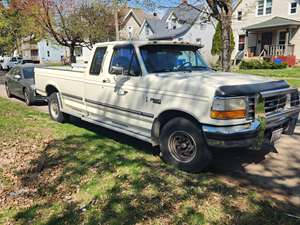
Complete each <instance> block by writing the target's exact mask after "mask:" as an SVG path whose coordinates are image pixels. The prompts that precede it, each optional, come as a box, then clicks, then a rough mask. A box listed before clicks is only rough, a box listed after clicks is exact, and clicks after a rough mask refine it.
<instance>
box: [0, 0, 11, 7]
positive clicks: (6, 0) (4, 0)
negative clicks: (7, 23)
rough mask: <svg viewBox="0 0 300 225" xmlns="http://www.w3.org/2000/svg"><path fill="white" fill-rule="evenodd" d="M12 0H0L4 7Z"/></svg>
mask: <svg viewBox="0 0 300 225" xmlns="http://www.w3.org/2000/svg"><path fill="white" fill-rule="evenodd" d="M9 3H10V0H0V6H1V5H2V6H3V7H4V8H8V7H9Z"/></svg>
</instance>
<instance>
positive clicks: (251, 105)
mask: <svg viewBox="0 0 300 225" xmlns="http://www.w3.org/2000/svg"><path fill="white" fill-rule="evenodd" d="M255 99H256V97H255V96H251V97H248V110H247V111H248V113H247V119H248V120H254V119H255Z"/></svg>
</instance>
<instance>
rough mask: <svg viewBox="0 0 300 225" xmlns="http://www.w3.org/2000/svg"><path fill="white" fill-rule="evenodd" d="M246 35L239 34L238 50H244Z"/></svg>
mask: <svg viewBox="0 0 300 225" xmlns="http://www.w3.org/2000/svg"><path fill="white" fill-rule="evenodd" d="M245 39H246V35H239V51H243V50H245Z"/></svg>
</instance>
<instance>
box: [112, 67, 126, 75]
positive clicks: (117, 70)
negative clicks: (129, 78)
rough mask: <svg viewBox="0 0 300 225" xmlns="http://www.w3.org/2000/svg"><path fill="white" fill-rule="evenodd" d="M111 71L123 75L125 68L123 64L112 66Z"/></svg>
mask: <svg viewBox="0 0 300 225" xmlns="http://www.w3.org/2000/svg"><path fill="white" fill-rule="evenodd" d="M111 73H112V74H115V75H123V74H124V68H123V67H121V66H113V67H112V68H111Z"/></svg>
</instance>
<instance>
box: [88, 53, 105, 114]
mask: <svg viewBox="0 0 300 225" xmlns="http://www.w3.org/2000/svg"><path fill="white" fill-rule="evenodd" d="M106 52H107V47H97V48H96V49H95V52H94V56H93V59H92V62H91V65H90V69H89V71H88V73H87V74H86V77H85V84H84V85H85V87H84V92H85V95H84V96H85V103H86V111H87V114H88V116H89V118H90V119H94V120H97V119H102V118H103V114H104V111H103V110H104V109H103V106H101V104H99V103H100V102H101V101H103V86H102V80H103V79H102V76H103V74H102V73H103V67H102V65H103V61H104V58H105V56H106V54H107V53H106Z"/></svg>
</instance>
